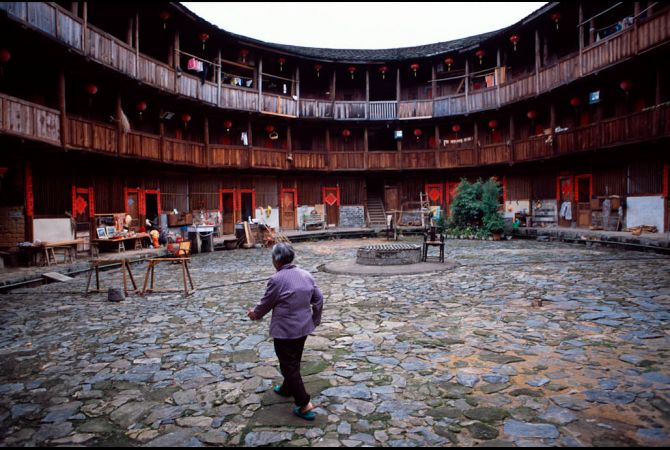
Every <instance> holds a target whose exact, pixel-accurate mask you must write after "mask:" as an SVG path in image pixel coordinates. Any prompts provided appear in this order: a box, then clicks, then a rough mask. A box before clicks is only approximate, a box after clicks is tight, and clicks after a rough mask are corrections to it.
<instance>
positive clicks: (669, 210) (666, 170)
mask: <svg viewBox="0 0 670 450" xmlns="http://www.w3.org/2000/svg"><path fill="white" fill-rule="evenodd" d="M669 184H670V163H668V162H664V163H663V199H664V200H665V201H664V202H663V203H664V204H663V210H664V212H663V219H664V220H663V223H664V224H665V230H663V231H670V198H668V195H669V194H670V186H669Z"/></svg>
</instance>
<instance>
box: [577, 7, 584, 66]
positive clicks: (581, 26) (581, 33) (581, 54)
mask: <svg viewBox="0 0 670 450" xmlns="http://www.w3.org/2000/svg"><path fill="white" fill-rule="evenodd" d="M578 14H579V16H578V20H579V76H580V77H581V76H583V75H584V61H583V59H584V24H583V22H584V8H583V5H582V3H581V2H580V3H579V12H578Z"/></svg>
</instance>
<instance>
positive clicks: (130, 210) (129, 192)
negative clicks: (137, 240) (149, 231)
mask: <svg viewBox="0 0 670 450" xmlns="http://www.w3.org/2000/svg"><path fill="white" fill-rule="evenodd" d="M125 197H126V215H129V216H130V217H131V218H132V221H131V222H130V224H129V225H128V226H129V227H133V228H135V229H136V230H137V229H138V228H139V227H140V224H141V223H142V222H141V221H140V214H141V211H142V207H141V205H140V199H141V198H142V197H141V196H140V189H128V188H126V195H125Z"/></svg>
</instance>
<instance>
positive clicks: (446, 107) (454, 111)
mask: <svg viewBox="0 0 670 450" xmlns="http://www.w3.org/2000/svg"><path fill="white" fill-rule="evenodd" d="M467 110H468V108H467V99H466V97H465V95H464V94H461V95H452V96H450V97H444V98H439V99H435V102H434V105H433V115H434V116H435V117H444V116H455V115H458V114H464V113H466V112H467Z"/></svg>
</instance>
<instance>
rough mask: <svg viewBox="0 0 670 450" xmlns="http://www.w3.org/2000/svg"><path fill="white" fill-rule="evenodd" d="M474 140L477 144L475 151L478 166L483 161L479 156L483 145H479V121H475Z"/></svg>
mask: <svg viewBox="0 0 670 450" xmlns="http://www.w3.org/2000/svg"><path fill="white" fill-rule="evenodd" d="M473 139H474V143H475V149H474V152H475V165H477V166H478V165H479V161H480V159H481V158H480V156H479V153H480V152H481V145H480V144H479V127H478V126H477V121H475V125H474V132H473Z"/></svg>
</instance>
